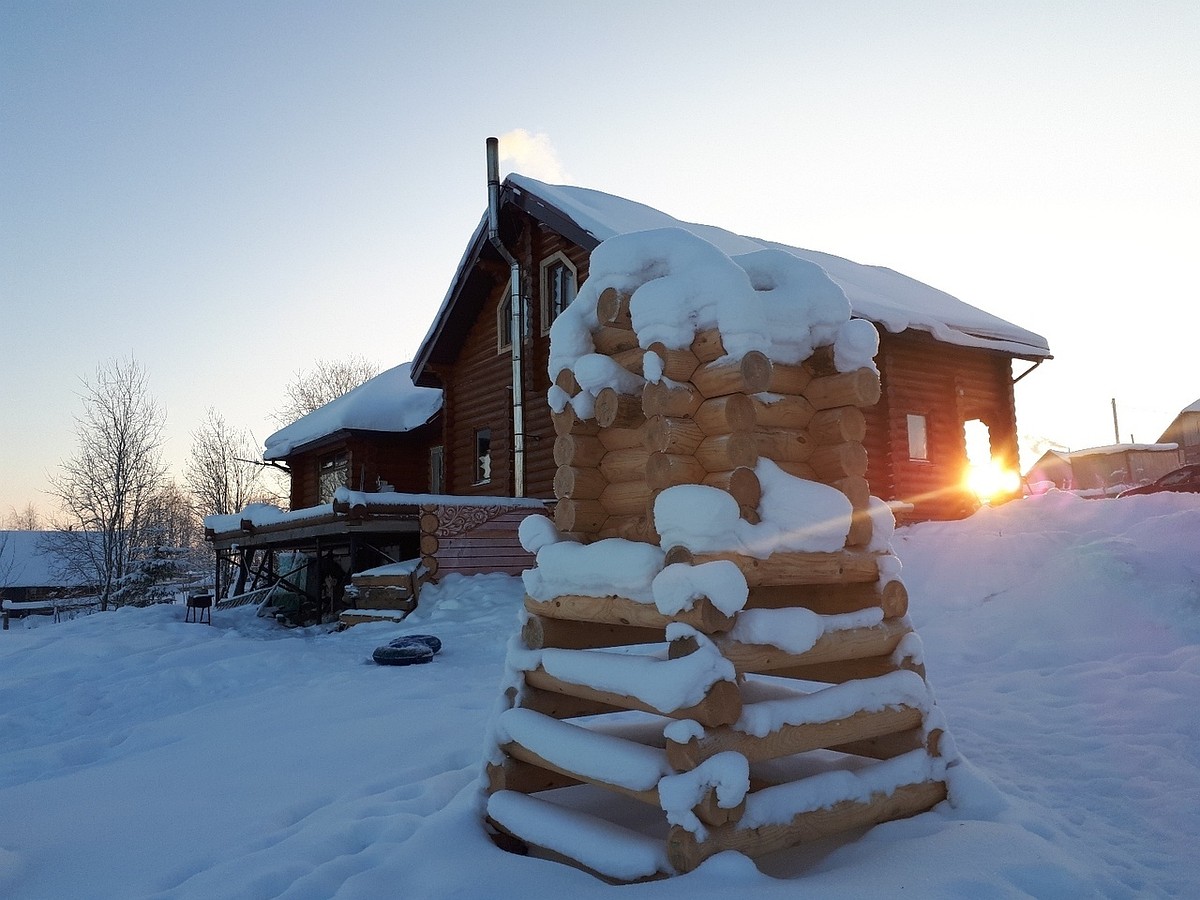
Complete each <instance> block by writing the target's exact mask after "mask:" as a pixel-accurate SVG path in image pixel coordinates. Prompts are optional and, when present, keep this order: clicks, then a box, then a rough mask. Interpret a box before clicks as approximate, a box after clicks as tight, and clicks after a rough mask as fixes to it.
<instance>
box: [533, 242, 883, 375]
mask: <svg viewBox="0 0 1200 900" xmlns="http://www.w3.org/2000/svg"><path fill="white" fill-rule="evenodd" d="M610 288H611V289H614V290H617V291H619V292H621V293H622V294H623V295H629V296H630V299H629V301H628V302H629V312H630V318H631V322H632V326H633V330H634V331H635V332H636V335H637V343H638V344H639V345H640V346H641V347H643V348H648V347H650V346H651V345H653V344H656V343H657V344H661V345H662V347H664V348H666V349H668V350H685V349H687V348H689V347H690V346H691V344H692V341H693V339H694V338H695V336H696V335H697V334H698V333H700V332H706V331H715V332H716V333H719V334H720V337H721V343H722V347H723V349H724V351H725V353H726V354H727V355H729V356H731V357H733V358H734V359H740V358H741V357H742V356H744V355H745V354H746V353H748V352H750V351H751V350H757V351H760V352H762V353H764V354H766V356H768V357H769V358H770V359H772V360H774V361H776V362H779V363H786V364H797V363H800V362H802V361H803V360H805V359H807V358H808V357H809V356H811V355H812V353H813V351H814V349H816V348H817V347H819V346H830V345H832V346H834V347H835V357H840V358H841V362H844V363H845V364H846V366H847V368H851V367H852V368H860V367H863V366H864V365H866V366H867V367H870V366H871V363H870V357H871V356H873V355H874V352H875V349H877V340H878V338H877V335H875V334H874V331H875V329H874V326H873V325H871V324H870V323H869V322H865V321H864V322H863V323H862V324H861V325H854V326H849V323H850V322H851V319H850V303H849V301H848V300H847V299H846V295H845V293H844V292H843V291H842V289H841V287H839V286H838V285H837V283H836V282H834V281H833V280H832V279H831V278H830V277H829V275H828V274H827V273H826V272H825V270H824V269H822V268H821V267H820V266H819V265H817V264H816V263H813V262H810V261H808V260H804V259H800V258H798V257H796V256H793V255H792V254H789V253H784V252H782V251H780V250H774V249H765V250H759V251H756V252H754V253H748V254H743V255H739V256H734V257H730V256H727V255H726V254H725V253H724V252H722V251H721V250H719V249H718V248H717V247H715V246H714V245H712V244H710V243H708V242H707V241H705V240H704V239H703V238H700V237H698V236H696V235H694V234H692V233H691V232H688V231H684V230H683V229H680V228H658V229H652V230H649V231H638V232H630V233H626V234H620V235H616V236H614V237H612V238H609V239H608V240H606V241H604V242H603V243H601V244H600V245H599V246H598V247H597V248H596V249H595V250H593V251H592V255H591V260H590V263H589V275H588V279H587V281H586V282H585V283H584V284H583V286H582V287H581V288H580V291H579V294H578V296H577V297H576V298H575V300H574V301H573V302H572V303H571V304H570V305H569V306H568V307H567V309H565V310H564V311H563V312H562V313H561V314H560V315H559V316H558V318H557V319H555V321H554V324H553V325H552V326H551V329H550V337H551V350H550V360H549V374H550V380H551V381H552V382H554V381H556V380H557V378H558V376H559V374H560V373H561V372H562V371H563V370H564V369H575V368H576V364H577V362H578V361H579V360H581V359H582V358H583V357H585V356H588V355H590V354H593V353H595V352H596V351H597V347H596V344H595V342H594V341H593V338H592V335H593V333H594V332H596V331H597V330H598V329H599V328H600V321H599V318H598V316H597V302H598V300H599V298H600V295H601V294H602V293H603V292H604V291H605V290H606V289H610ZM873 345H874V346H873ZM841 362H840V363H839V368H840V367H841ZM655 375H656V373H652V374H651V379H652V380H653V378H654V377H655ZM589 390H590V391H591V392H592V393H593V394H594V393H595V390H594V387H593V388H589Z"/></svg>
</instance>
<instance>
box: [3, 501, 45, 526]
mask: <svg viewBox="0 0 1200 900" xmlns="http://www.w3.org/2000/svg"><path fill="white" fill-rule="evenodd" d="M7 527H8V528H9V529H11V530H13V531H41V530H42V516H41V513H39V512H38V509H37V507H36V506H34V505H33V503H26V504H25V508H24V509H22V510H17V509H16V508H15V507H14V508H10V509H9V514H8V523H7Z"/></svg>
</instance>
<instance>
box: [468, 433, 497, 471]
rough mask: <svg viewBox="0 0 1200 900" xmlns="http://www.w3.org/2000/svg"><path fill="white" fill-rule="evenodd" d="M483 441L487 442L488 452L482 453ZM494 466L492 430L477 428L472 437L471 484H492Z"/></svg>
mask: <svg viewBox="0 0 1200 900" xmlns="http://www.w3.org/2000/svg"><path fill="white" fill-rule="evenodd" d="M483 441H486V442H487V450H486V452H481V447H482V442H483ZM485 459H486V460H487V462H486V463H485V462H484V460H485ZM492 465H493V460H492V429H490V428H476V429H475V431H474V432H473V433H472V435H471V483H472V484H491V481H492Z"/></svg>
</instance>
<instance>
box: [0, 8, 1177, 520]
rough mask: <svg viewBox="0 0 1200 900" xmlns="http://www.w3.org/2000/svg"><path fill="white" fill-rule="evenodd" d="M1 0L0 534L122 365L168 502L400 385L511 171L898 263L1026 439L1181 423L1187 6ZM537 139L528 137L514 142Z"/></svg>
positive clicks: (1101, 437)
mask: <svg viewBox="0 0 1200 900" xmlns="http://www.w3.org/2000/svg"><path fill="white" fill-rule="evenodd" d="M975 7H976V5H975V4H962V3H952V2H921V3H886V2H880V3H855V2H848V3H837V4H832V3H806V2H801V3H754V2H748V3H745V4H737V5H730V4H727V3H709V2H699V3H682V2H679V3H674V2H662V3H634V2H606V3H604V4H589V5H576V4H563V3H559V4H552V3H542V2H515V3H512V4H507V5H504V6H497V5H495V4H485V3H466V2H446V3H441V4H418V3H400V2H394V3H382V2H348V3H339V4H334V3H314V2H287V3H282V2H255V3H250V4H247V3H232V2H204V3H190V4H188V3H182V2H145V0H141V2H138V0H135V2H124V3H99V2H84V3H75V2H73V3H67V2H60V0H45V2H34V0H28V2H14V0H3V2H0V335H3V344H2V345H0V346H2V348H3V349H2V351H0V433H2V434H3V441H2V443H0V471H2V472H3V473H4V474H3V476H2V477H0V521H2V520H3V518H4V517H5V516H6V515H7V514H8V512H9V510H10V509H12V508H16V509H20V508H23V507H24V506H25V504H26V503H29V502H32V503H34V504H35V505H37V506H39V507H41V508H43V509H45V510H46V511H49V509H50V506H51V504H50V502H49V500H48V498H47V497H46V496H45V495H44V493H43V492H44V490H45V488H46V486H47V480H46V476H47V475H48V474H49V473H52V472H53V471H54V470H55V469H56V467H57V464H58V462H59V460H61V459H62V458H64V457H66V456H69V455H70V454H71V452H72V450H73V437H72V429H73V418H72V417H73V416H74V415H75V414H76V413H77V412H78V410H79V408H80V407H79V398H78V395H79V391H80V378H86V377H88V376H89V375H90V374H91V373H92V372H94V371H95V368H96V366H97V364H98V363H100V362H102V361H104V360H106V359H110V358H113V357H124V356H129V355H132V356H134V357H135V358H136V359H137V360H139V361H140V362H141V363H142V365H143V366H144V368H145V369H146V371H147V372H148V374H149V377H150V380H151V384H152V389H153V391H154V393H155V395H156V397H157V398H158V399H159V400H160V402H161V403H162V404H163V406H164V407H165V409H166V412H167V417H168V429H169V436H168V442H167V446H166V450H167V455H168V459H169V461H170V462H171V463H172V465H173V466H174V467H175V469H176V472H177V473H178V474H180V475H181V474H182V462H183V460H184V459H185V458H186V455H187V451H188V447H189V445H190V433H191V431H192V430H193V429H195V428H196V427H197V426H198V425H199V423H200V421H201V419H202V417H203V415H204V410H205V408H206V407H209V406H213V407H216V408H217V409H219V410H220V411H221V412H222V413H223V414H224V415H225V417H226V418H227V419H228V420H229V421H230V422H233V423H235V424H238V425H244V426H247V427H249V428H251V429H252V430H253V431H254V433H255V435H256V436H257V438H258V439H259V440H260V441H261V440H262V439H263V438H265V437H266V435H267V434H268V433H270V432H271V431H273V430H274V428H275V426H274V424H273V422H272V421H271V420H270V414H271V412H272V411H273V410H274V409H275V408H276V407H277V406H278V403H279V399H278V398H279V397H280V395H281V393H282V389H283V387H284V385H285V384H286V383H287V382H288V381H289V380H290V379H291V378H292V377H293V376H294V375H295V374H296V372H297V371H298V370H300V369H302V368H304V367H306V366H307V365H308V364H309V363H310V362H311V361H312V360H314V359H317V358H327V359H329V358H339V357H343V356H345V355H347V354H350V353H358V354H361V355H363V356H366V357H368V358H370V359H373V360H375V361H376V362H378V363H379V364H380V365H381V366H382V367H389V366H391V365H394V364H396V363H399V362H402V361H404V360H407V359H409V358H411V356H412V354H413V352H414V351H415V349H416V347H417V344H418V343H419V342H420V340H421V338H422V337H423V336H424V334H425V331H426V328H427V327H428V325H429V322H430V319H431V318H432V316H433V314H434V312H435V311H436V309H437V307H438V305H439V304H440V302H441V299H442V297H443V295H444V293H445V290H446V287H447V285H448V283H449V280H450V277H451V275H452V273H453V270H454V267H455V265H456V264H457V262H458V260H459V258H460V256H461V254H462V251H463V248H464V246H465V243H466V241H467V239H468V237H469V235H470V233H471V230H472V228H473V227H474V226H475V224H476V223H477V222H478V220H479V216H480V215H481V214H482V212H483V209H484V203H485V200H486V192H485V187H484V180H483V179H484V158H483V144H484V139H485V138H486V137H487V136H488V135H493V134H494V135H501V136H506V137H505V139H504V140H503V142H502V150H503V151H505V152H506V153H507V154H508V155H509V157H510V158H508V159H506V161H505V162H504V168H505V169H506V171H507V170H515V171H521V172H524V173H525V174H528V175H530V176H532V177H535V178H540V179H542V180H546V181H551V182H556V181H557V182H567V183H574V184H580V185H583V186H586V187H591V188H596V189H599V190H605V191H609V192H611V193H616V194H620V195H622V196H626V197H629V198H631V199H635V200H638V201H640V202H643V203H647V204H650V205H652V206H656V207H658V208H660V209H663V210H664V211H666V212H669V213H671V214H672V215H675V216H677V217H679V218H683V219H688V220H692V221H700V222H707V223H711V224H717V225H721V226H722V227H725V228H728V229H730V230H734V231H738V232H741V233H744V234H752V235H756V236H759V237H764V238H769V239H772V240H778V241H782V242H784V243H788V244H793V245H796V246H804V247H810V248H812V249H818V250H823V251H826V252H830V253H835V254H838V255H841V256H846V257H849V258H851V259H855V260H857V261H859V262H863V263H873V264H879V265H886V266H890V267H891V268H894V269H898V270H899V271H902V272H904V273H906V274H908V275H911V276H913V277H915V278H918V279H920V280H922V281H926V282H928V283H930V284H932V285H934V286H936V287H938V288H941V289H942V290H946V291H949V292H950V293H952V294H955V295H956V296H958V297H960V298H961V299H963V300H965V301H967V302H969V303H972V304H974V305H976V306H980V307H982V308H985V309H987V310H989V311H990V312H993V313H996V314H997V315H1000V316H1003V317H1005V318H1007V319H1009V320H1011V321H1013V322H1016V323H1018V324H1020V325H1022V326H1024V327H1026V328H1029V329H1031V330H1034V331H1037V332H1040V333H1042V334H1044V335H1045V336H1046V337H1047V338H1048V339H1049V341H1050V345H1051V348H1052V350H1053V352H1054V353H1055V356H1056V359H1055V360H1053V361H1051V362H1049V363H1047V364H1046V365H1044V366H1043V367H1042V368H1041V369H1040V370H1039V371H1038V372H1036V373H1035V374H1033V375H1031V376H1030V377H1029V378H1027V379H1025V380H1024V381H1023V382H1022V383H1021V384H1020V386H1019V387H1018V394H1017V400H1018V415H1019V425H1020V429H1021V431H1022V432H1023V433H1026V434H1028V435H1031V436H1035V437H1040V438H1044V439H1047V440H1052V441H1055V442H1058V443H1059V444H1062V445H1064V446H1071V447H1076V448H1079V447H1085V446H1093V445H1097V444H1106V443H1110V442H1111V441H1112V439H1113V428H1112V416H1111V407H1110V400H1111V399H1112V398H1114V397H1115V398H1116V399H1117V403H1118V408H1119V410H1120V411H1121V419H1122V422H1121V431H1122V437H1123V438H1124V439H1128V437H1129V436H1130V434H1132V435H1133V436H1134V437H1135V438H1136V439H1137V440H1139V441H1150V440H1154V439H1155V438H1157V437H1158V435H1159V433H1160V432H1161V430H1162V429H1163V428H1164V427H1165V426H1166V424H1167V422H1168V421H1169V420H1170V418H1171V417H1172V416H1173V415H1174V414H1175V413H1176V412H1177V411H1178V410H1179V409H1180V408H1182V407H1183V406H1185V405H1187V404H1189V403H1191V402H1193V401H1194V400H1196V399H1197V397H1200V381H1198V380H1197V379H1196V377H1195V374H1194V373H1195V361H1194V352H1195V351H1194V347H1195V329H1196V322H1197V314H1196V312H1195V309H1196V305H1197V304H1196V301H1197V299H1200V298H1197V290H1196V287H1195V279H1194V277H1193V274H1192V268H1193V265H1194V264H1193V260H1194V258H1195V253H1196V250H1195V248H1196V240H1197V238H1198V237H1200V212H1198V211H1200V163H1198V161H1197V160H1198V158H1200V153H1197V150H1198V149H1200V54H1196V52H1195V48H1196V47H1197V46H1200V11H1198V10H1200V7H1197V5H1196V4H1193V3H1184V2H1178V3H1172V2H1148V3H1141V4H1136V5H1134V4H1127V3H1103V2H1100V3H1089V4H1044V3H1035V2H1007V3H998V4H989V5H987V8H986V9H984V8H975ZM517 129H522V130H524V131H525V132H527V133H528V135H530V136H533V138H534V139H533V140H531V141H524V142H523V141H521V140H519V139H518V138H517V137H516V136H514V132H515V130H517Z"/></svg>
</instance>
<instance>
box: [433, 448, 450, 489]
mask: <svg viewBox="0 0 1200 900" xmlns="http://www.w3.org/2000/svg"><path fill="white" fill-rule="evenodd" d="M429 493H431V494H444V493H446V447H445V445H444V444H436V445H434V446H433V447H430V448H429Z"/></svg>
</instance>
